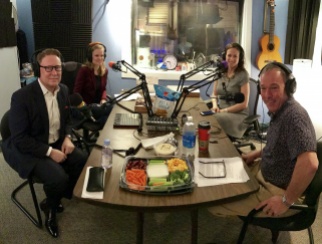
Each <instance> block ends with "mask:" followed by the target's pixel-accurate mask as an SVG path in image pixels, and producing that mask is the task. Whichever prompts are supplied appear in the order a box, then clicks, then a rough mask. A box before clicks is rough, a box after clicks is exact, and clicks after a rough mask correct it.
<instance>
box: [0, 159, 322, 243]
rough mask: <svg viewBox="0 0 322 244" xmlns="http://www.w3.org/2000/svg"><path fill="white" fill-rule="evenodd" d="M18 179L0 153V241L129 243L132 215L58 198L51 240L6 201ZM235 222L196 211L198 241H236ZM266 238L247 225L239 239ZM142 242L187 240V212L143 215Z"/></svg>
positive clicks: (299, 236)
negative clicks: (56, 227) (56, 225)
mask: <svg viewBox="0 0 322 244" xmlns="http://www.w3.org/2000/svg"><path fill="white" fill-rule="evenodd" d="M21 182H22V180H21V179H20V178H19V177H18V175H17V174H16V173H15V172H14V171H13V170H12V169H11V168H10V167H9V166H8V165H7V164H6V163H5V162H4V159H3V156H2V154H0V194H1V198H0V243H5V244H6V243H35V244H36V243H113V244H114V243H116V244H118V243H121V244H123V243H124V244H131V243H135V238H136V214H135V213H133V212H125V211H118V210H113V209H109V208H104V207H98V206H93V205H90V204H88V203H86V202H82V201H79V200H76V199H73V200H71V201H69V200H63V204H64V206H65V211H64V213H62V214H59V215H58V221H59V227H60V237H59V238H58V239H54V238H52V237H51V236H50V235H49V234H48V233H47V231H46V229H45V227H43V228H42V229H39V228H37V227H35V226H34V225H33V224H32V223H31V222H30V221H29V220H28V219H27V218H26V217H25V215H23V213H22V212H21V211H20V210H19V209H18V208H17V207H16V206H15V205H14V203H13V202H12V201H11V199H10V194H11V192H12V190H13V189H14V188H15V187H16V186H17V185H18V184H19V183H21ZM35 187H36V192H37V196H38V200H42V199H43V198H44V193H43V190H42V187H41V185H35ZM20 196H21V198H20V199H21V200H22V201H24V202H25V204H26V206H28V209H31V210H33V208H32V200H31V197H30V194H29V191H28V188H26V189H25V191H23V192H22V193H21V194H20ZM321 211H322V210H321V209H319V213H318V218H317V219H316V221H315V223H314V225H313V233H314V237H315V242H316V243H322V231H321V226H322V223H321V222H322V220H321V217H320V215H321ZM42 216H43V215H42ZM43 219H44V216H43ZM241 225H242V222H241V220H239V219H238V218H237V217H227V218H219V217H214V216H212V215H211V214H210V213H208V212H207V210H206V209H202V210H200V212H199V238H198V243H200V244H204V243H218V244H220V243H236V240H237V238H238V235H239V231H240V229H241ZM270 237H271V236H270V231H268V230H265V229H261V228H259V227H253V226H250V227H249V230H248V232H247V235H246V238H245V243H252V244H253V243H261V244H262V243H263V244H265V243H271V241H270ZM144 243H147V244H150V243H151V244H163V243H167V244H172V243H173V244H174V243H184V244H185V243H190V214H189V212H175V213H158V214H152V213H148V214H146V215H145V223H144ZM278 243H283V244H285V243H294V244H301V243H309V239H308V234H307V231H299V232H291V233H288V232H282V233H281V234H280V237H279V239H278Z"/></svg>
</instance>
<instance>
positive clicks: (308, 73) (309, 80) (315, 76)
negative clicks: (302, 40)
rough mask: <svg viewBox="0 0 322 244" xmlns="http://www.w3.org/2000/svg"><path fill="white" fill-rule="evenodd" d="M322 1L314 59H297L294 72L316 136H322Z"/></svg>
mask: <svg viewBox="0 0 322 244" xmlns="http://www.w3.org/2000/svg"><path fill="white" fill-rule="evenodd" d="M321 52H322V3H321V4H320V13H319V18H318V24H317V29H316V40H315V47H314V53H313V59H312V60H296V61H297V62H298V65H295V63H296V62H294V65H293V73H294V75H295V77H296V80H297V90H296V93H295V94H294V97H295V98H296V100H298V101H299V102H300V103H301V104H302V106H303V107H304V108H305V109H306V110H307V111H308V113H309V115H310V117H311V120H312V122H313V125H314V129H315V134H316V138H317V139H319V138H321V137H322V111H321V104H322V96H321V92H322V80H321V74H322V65H321V61H322V60H321Z"/></svg>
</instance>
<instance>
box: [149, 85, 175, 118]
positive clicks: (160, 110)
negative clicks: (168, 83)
mask: <svg viewBox="0 0 322 244" xmlns="http://www.w3.org/2000/svg"><path fill="white" fill-rule="evenodd" d="M154 90H155V100H154V103H153V113H154V114H155V115H156V116H159V117H165V118H169V117H171V114H172V112H173V109H174V107H175V105H176V102H177V100H178V99H179V97H180V94H181V93H180V92H177V91H173V90H171V89H169V88H167V87H165V86H160V85H157V84H155V85H154Z"/></svg>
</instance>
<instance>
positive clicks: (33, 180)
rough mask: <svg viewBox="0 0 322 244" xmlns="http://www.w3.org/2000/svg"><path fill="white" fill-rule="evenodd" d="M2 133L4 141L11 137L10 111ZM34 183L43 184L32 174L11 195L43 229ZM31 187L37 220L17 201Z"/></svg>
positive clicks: (1, 130) (18, 205)
mask: <svg viewBox="0 0 322 244" xmlns="http://www.w3.org/2000/svg"><path fill="white" fill-rule="evenodd" d="M0 132H1V137H2V141H5V140H6V139H7V138H9V137H10V135H11V133H10V129H9V111H7V112H6V113H5V114H4V115H3V117H2V119H1V124H0ZM34 183H41V182H40V181H39V180H37V179H36V178H34V177H33V175H32V174H31V175H30V176H29V177H28V179H27V180H25V181H24V182H23V183H22V184H20V185H19V186H18V187H17V188H15V189H14V190H13V192H12V193H11V200H12V201H13V202H14V203H15V204H16V205H17V207H18V208H19V209H20V210H21V211H22V212H23V213H24V214H25V215H26V216H27V217H28V218H29V219H30V221H31V222H32V223H33V224H34V225H36V226H37V227H39V228H41V227H42V219H41V214H40V209H39V205H38V200H37V196H36V192H35V188H34ZM26 185H29V189H30V192H31V196H32V200H33V203H34V206H35V211H36V214H37V218H35V217H34V216H33V215H32V214H31V213H30V212H29V211H28V210H27V209H26V208H25V207H24V206H23V205H22V204H21V202H19V201H18V199H17V197H16V196H17V194H18V193H19V192H20V191H21V190H22V189H23V188H24V187H25V186H26Z"/></svg>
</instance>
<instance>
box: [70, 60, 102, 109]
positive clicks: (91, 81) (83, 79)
mask: <svg viewBox="0 0 322 244" xmlns="http://www.w3.org/2000/svg"><path fill="white" fill-rule="evenodd" d="M107 74H108V71H107V70H106V73H105V74H104V75H103V76H101V91H102V95H101V100H102V99H105V100H106V99H107V93H106V84H107ZM95 86H96V78H95V74H94V70H92V69H89V68H88V67H87V66H82V67H81V68H80V69H79V71H78V73H77V77H76V81H75V84H74V93H79V94H80V95H81V96H82V98H83V100H84V101H85V103H87V104H91V103H93V102H94V98H95Z"/></svg>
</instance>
